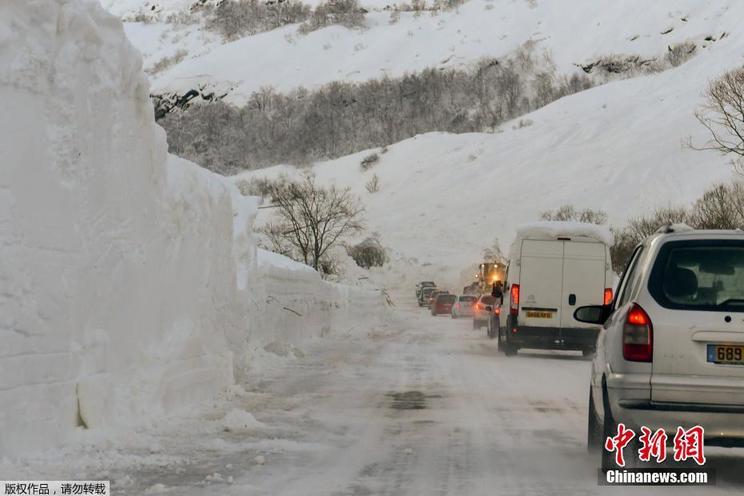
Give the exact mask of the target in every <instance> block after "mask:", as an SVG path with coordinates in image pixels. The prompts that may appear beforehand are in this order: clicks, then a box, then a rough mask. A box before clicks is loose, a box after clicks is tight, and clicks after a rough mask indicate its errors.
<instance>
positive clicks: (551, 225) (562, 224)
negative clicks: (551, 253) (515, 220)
mask: <svg viewBox="0 0 744 496" xmlns="http://www.w3.org/2000/svg"><path fill="white" fill-rule="evenodd" d="M516 237H517V238H518V239H527V238H529V239H556V238H558V237H584V238H589V239H593V240H596V241H599V242H601V243H604V244H606V245H607V246H612V245H613V244H615V237H614V236H613V235H612V233H611V232H610V229H609V228H608V227H607V226H598V225H596V224H588V223H586V222H569V221H554V220H544V221H539V222H530V223H527V224H522V225H521V226H519V227H517V235H516Z"/></svg>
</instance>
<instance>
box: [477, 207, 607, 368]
mask: <svg viewBox="0 0 744 496" xmlns="http://www.w3.org/2000/svg"><path fill="white" fill-rule="evenodd" d="M612 243H613V240H612V234H611V233H610V232H609V230H608V229H606V228H604V227H601V226H596V225H593V224H583V223H577V222H553V221H550V222H536V223H532V224H527V225H525V226H522V227H521V228H520V229H519V230H518V231H517V236H516V239H515V240H514V243H513V244H512V246H511V250H510V253H509V264H508V267H507V274H506V280H505V282H504V301H503V305H502V311H501V312H500V315H499V316H494V318H493V319H491V322H492V324H491V325H492V326H495V325H498V326H499V330H498V336H499V349H500V350H502V351H504V353H505V354H506V355H514V354H516V352H517V350H519V349H520V348H538V349H559V350H580V351H582V352H584V354H585V355H590V354H592V353H593V352H594V351H595V349H596V342H597V335H598V333H599V328H598V327H597V326H596V325H590V324H584V323H581V322H579V321H577V320H575V319H574V316H573V314H574V311H575V310H576V308H578V307H580V306H584V305H603V304H604V305H608V304H609V303H610V302H612V296H613V295H612V287H613V285H612V283H613V280H614V277H615V275H614V273H613V272H612V263H611V260H610V248H609V247H610V246H611V245H612ZM497 319H498V320H497ZM493 334H496V333H495V332H494V333H493Z"/></svg>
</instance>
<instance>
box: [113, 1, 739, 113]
mask: <svg viewBox="0 0 744 496" xmlns="http://www.w3.org/2000/svg"><path fill="white" fill-rule="evenodd" d="M133 2H134V0H132V1H131V2H130V5H131V4H132V3H133ZM139 3H140V4H142V3H143V0H140V1H139ZM148 3H153V2H148ZM160 3H167V2H160ZM361 4H362V5H366V4H365V2H363V1H362V2H361ZM369 8H378V9H379V8H380V4H377V5H372V6H370V7H369ZM117 11H118V12H121V11H122V10H121V9H120V8H117ZM742 16H744V5H742V4H741V3H740V2H735V1H730V0H707V1H698V0H684V1H678V2H646V1H643V0H629V1H624V2H613V1H610V0H603V1H600V2H598V1H596V0H574V1H571V2H570V3H567V2H565V1H562V0H537V1H526V0H469V1H467V2H465V3H464V4H463V5H461V6H460V7H458V8H457V9H456V10H450V11H442V12H437V13H436V15H432V14H430V13H429V12H423V13H422V14H420V15H418V16H417V15H416V14H415V13H413V12H403V13H401V15H400V19H399V20H398V21H397V22H395V23H392V24H391V22H390V13H389V12H387V11H379V10H373V11H371V12H370V13H369V14H368V15H367V16H366V17H367V29H364V30H349V29H346V28H344V27H341V26H331V27H329V28H326V29H321V30H318V31H315V32H312V33H309V34H307V35H302V34H299V33H298V31H297V29H298V26H297V25H290V26H285V27H283V28H280V29H276V30H273V31H269V32H265V33H261V34H258V35H255V36H247V37H244V38H241V39H238V40H236V41H232V42H229V43H224V44H223V43H221V42H220V41H219V40H218V39H216V38H215V37H214V36H213V35H212V34H205V33H204V32H203V30H202V29H203V28H201V27H200V25H199V24H193V25H189V26H180V27H179V26H177V25H172V24H164V23H158V22H155V23H149V24H141V23H127V34H128V35H129V36H130V38H131V39H132V42H133V43H134V44H135V46H137V48H139V49H140V50H141V51H142V53H143V54H145V58H146V61H145V63H146V67H150V66H152V65H153V64H156V63H157V62H158V61H160V60H162V59H163V58H164V57H172V56H173V55H174V54H176V53H177V52H178V51H179V50H180V51H183V52H185V53H183V55H182V60H181V61H180V62H179V63H176V64H174V65H172V66H170V67H168V68H166V69H164V70H162V71H160V72H158V73H157V74H154V75H153V77H152V82H153V91H154V92H155V93H164V92H170V91H176V92H179V93H184V92H186V91H188V90H190V89H193V88H198V87H200V86H208V87H214V88H219V89H223V90H225V91H229V92H230V93H229V96H228V101H231V102H234V103H242V102H243V101H245V99H246V98H247V97H248V96H249V95H250V94H251V93H252V92H253V91H256V90H258V89H260V88H261V87H263V86H273V87H274V88H277V89H278V90H280V91H286V90H290V89H292V88H296V87H298V86H305V87H309V88H314V87H317V86H319V85H322V84H324V83H327V82H330V81H334V80H346V81H364V80H367V79H370V78H380V77H384V76H391V77H395V76H400V75H402V74H404V73H406V72H413V71H420V70H423V69H425V68H427V67H442V68H468V67H470V66H471V65H472V63H473V62H474V61H475V60H478V59H480V58H483V57H496V58H500V57H503V56H506V55H508V54H509V53H512V52H513V51H514V50H515V49H517V48H518V47H520V46H522V45H523V44H525V43H527V42H534V43H535V48H536V49H537V50H540V51H542V52H544V53H546V54H548V55H549V56H550V58H551V59H552V61H553V62H554V64H555V66H556V68H557V70H558V71H559V73H563V74H566V73H572V72H575V71H576V70H577V68H576V64H585V63H588V62H591V61H593V60H595V59H596V58H598V57H602V56H606V55H610V54H633V55H640V56H642V57H659V56H662V55H663V54H664V53H665V52H666V50H667V48H668V47H669V46H670V45H674V44H675V43H679V42H683V41H693V42H696V43H697V44H698V46H699V49H703V47H704V46H710V45H712V44H714V43H715V41H706V40H705V39H706V38H710V39H712V40H718V39H719V38H720V37H721V36H722V35H723V34H724V33H731V32H734V31H736V29H737V27H738V24H739V19H741V18H742ZM194 18H200V16H198V15H196V14H195V15H194ZM701 51H702V50H701Z"/></svg>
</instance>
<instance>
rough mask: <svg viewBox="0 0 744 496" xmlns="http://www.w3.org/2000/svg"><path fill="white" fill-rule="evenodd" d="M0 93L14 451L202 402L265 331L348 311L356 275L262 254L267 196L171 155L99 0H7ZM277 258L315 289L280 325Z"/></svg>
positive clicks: (1, 11)
mask: <svg viewBox="0 0 744 496" xmlns="http://www.w3.org/2000/svg"><path fill="white" fill-rule="evenodd" d="M0 101H2V102H3V103H2V105H3V111H2V114H0V156H2V157H3V168H2V171H1V172H2V174H1V175H0V284H1V285H2V292H0V425H2V435H1V436H0V456H4V455H11V454H12V455H15V454H18V453H19V452H21V451H26V450H34V449H40V448H51V447H54V446H56V445H59V444H60V443H61V442H63V441H65V440H67V439H69V438H70V436H71V434H72V433H73V432H74V431H75V429H76V427H78V428H81V427H84V426H87V427H89V428H96V429H100V428H102V427H105V429H103V430H104V431H105V432H106V433H109V434H110V433H113V432H116V430H117V428H130V427H131V426H133V425H137V424H141V423H143V422H146V421H147V420H148V419H152V418H154V417H157V416H161V415H168V414H173V413H176V412H182V411H184V410H185V409H188V408H191V407H195V406H201V407H203V406H204V403H205V402H207V400H208V399H209V398H211V397H213V396H214V394H215V393H216V392H217V391H219V390H220V389H222V388H224V387H225V386H227V385H229V384H231V383H233V382H234V378H235V373H236V372H239V371H240V369H241V363H242V362H243V361H245V356H244V355H246V354H247V353H248V352H249V349H250V345H251V343H259V344H260V343H263V342H268V341H269V340H276V339H280V340H281V339H285V340H291V341H298V340H300V339H302V338H304V337H310V336H317V335H321V334H323V333H325V332H328V331H329V329H332V328H333V325H334V320H335V319H337V318H342V317H343V318H345V317H346V312H345V310H344V309H345V308H348V306H349V302H351V301H352V300H353V298H352V297H351V295H350V294H348V293H347V292H346V290H345V289H344V288H342V287H336V286H334V285H330V284H327V283H325V282H323V281H321V280H320V278H319V277H318V276H317V273H314V272H312V271H311V272H312V274H314V278H313V279H312V280H311V279H310V278H311V276H306V277H303V278H298V279H300V282H299V283H297V282H296V281H295V279H293V278H292V277H290V276H289V275H287V273H288V272H289V273H292V274H294V273H296V272H297V270H296V267H294V268H293V267H291V266H290V264H288V263H287V262H286V261H277V260H276V259H274V262H276V263H273V262H272V263H268V264H265V265H264V266H262V267H261V268H260V269H259V268H258V266H257V260H256V258H257V257H256V246H255V241H254V239H253V235H252V221H253V217H254V216H255V213H256V204H255V201H254V199H249V198H245V197H242V196H241V195H240V194H239V192H238V190H237V188H235V186H234V185H233V184H232V183H231V182H230V181H228V180H226V179H224V178H222V177H221V176H217V175H215V174H212V173H210V172H209V171H207V170H205V169H202V168H200V167H198V166H197V165H195V164H192V163H190V162H187V161H185V160H182V159H179V158H177V157H173V156H169V155H168V154H167V151H166V149H167V147H166V142H165V136H164V133H163V131H162V129H161V128H160V127H158V126H157V125H156V124H155V122H154V119H153V110H152V106H151V104H150V102H149V98H148V83H147V82H146V80H145V78H144V76H143V74H142V71H141V60H140V57H139V55H138V54H137V53H136V51H135V50H134V49H133V48H132V47H131V45H130V44H129V42H128V41H127V40H126V38H125V36H124V33H123V30H122V25H121V22H120V21H118V20H117V19H115V18H114V17H112V16H110V15H109V14H108V13H106V12H105V11H104V10H103V9H102V8H101V7H100V6H99V5H98V3H97V2H93V1H84V0H81V1H72V2H70V1H66V0H32V1H26V0H11V1H4V2H2V3H0ZM276 265H278V266H280V267H275V266H276ZM276 271H279V272H280V273H281V274H282V275H283V277H284V279H283V288H284V294H288V293H291V294H292V298H296V299H301V298H303V297H307V296H308V295H317V296H316V301H317V302H318V308H315V307H309V308H308V309H307V312H306V317H305V318H304V319H299V323H295V325H294V326H293V327H292V328H291V329H290V330H289V331H285V332H283V333H278V332H277V329H275V328H273V327H272V324H273V323H275V322H276V321H277V320H278V319H279V318H278V317H277V315H281V316H282V317H283V314H284V313H286V312H280V311H279V310H277V309H276V308H274V307H273V306H271V305H266V300H267V299H268V294H267V293H266V292H265V291H272V290H273V287H272V284H270V283H267V282H266V281H272V280H274V279H275V277H274V276H275V272H276ZM354 296H356V297H360V298H362V299H363V301H364V302H365V303H369V304H370V307H369V308H367V310H368V311H369V312H370V313H373V312H374V311H375V309H377V310H379V309H380V308H381V302H382V297H381V295H380V293H379V292H378V291H370V290H361V289H359V290H355V293H354ZM283 297H284V295H279V297H278V298H277V299H278V301H280V302H281V301H282V298H283ZM280 323H281V321H280ZM236 362H237V363H236Z"/></svg>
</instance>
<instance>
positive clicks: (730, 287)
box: [417, 222, 744, 469]
mask: <svg viewBox="0 0 744 496" xmlns="http://www.w3.org/2000/svg"><path fill="white" fill-rule="evenodd" d="M611 243H612V240H611V238H610V237H609V236H608V233H606V232H602V230H601V229H599V228H597V227H595V226H588V225H581V224H574V223H563V222H543V223H536V224H532V225H528V226H525V227H524V228H522V229H520V230H519V231H518V233H517V236H516V239H515V241H514V243H513V244H512V246H511V250H510V252H509V261H508V264H507V266H506V270H505V273H504V279H503V281H499V282H500V284H496V285H494V286H493V291H492V293H491V294H482V295H478V296H472V295H462V296H457V295H450V294H449V293H446V292H443V291H442V290H437V289H436V287H435V286H434V284H433V282H428V283H426V285H424V283H422V285H421V286H420V287H417V296H419V304H421V305H424V304H429V305H430V309H431V312H432V314H433V315H436V314H439V313H445V312H449V313H450V314H451V316H452V317H453V318H460V317H468V316H472V318H473V327H474V328H479V327H481V326H482V325H486V326H487V328H488V336H489V337H491V338H495V339H497V340H498V346H499V351H500V352H502V353H503V354H505V355H506V356H514V355H515V354H516V353H517V352H518V350H520V349H523V348H531V349H557V350H579V351H582V352H583V353H584V354H585V355H591V354H594V358H593V361H592V367H591V380H590V386H589V391H588V399H589V410H588V412H589V413H588V418H587V445H588V448H589V449H590V450H593V451H599V452H601V453H602V455H601V463H602V468H603V469H610V468H617V467H616V466H615V465H614V463H615V459H614V456H613V455H612V454H611V453H610V452H608V451H607V450H605V449H603V444H604V440H605V439H606V438H607V437H608V436H613V435H615V433H616V431H617V426H618V424H619V423H623V424H625V426H627V427H628V428H631V429H634V430H635V431H636V432H638V431H640V428H641V427H642V426H648V427H649V428H652V429H654V430H655V429H657V428H662V429H664V430H665V432H667V434H668V439H673V438H674V435H675V431H676V429H677V427H678V426H683V427H686V428H689V427H692V426H695V425H700V426H702V427H704V429H705V443H706V445H716V446H728V447H744V232H742V231H695V230H692V229H691V228H689V227H687V226H684V225H669V226H665V227H663V228H662V229H660V230H659V231H658V232H657V233H656V234H654V235H652V236H650V237H649V238H647V239H646V240H645V241H643V242H642V243H641V244H639V245H638V246H637V247H636V249H635V251H634V252H633V254H632V256H631V258H630V261H629V263H628V264H627V267H626V268H625V270H624V271H623V273H622V275H621V276H620V278H619V279H616V277H615V275H614V273H613V272H612V270H611V260H610V251H609V246H610V245H611ZM484 323H485V324H484ZM628 451H635V450H626V460H630V463H631V465H632V464H633V453H628ZM628 454H630V455H631V456H630V457H629V456H628ZM635 456H636V459H637V451H636V452H635Z"/></svg>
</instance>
